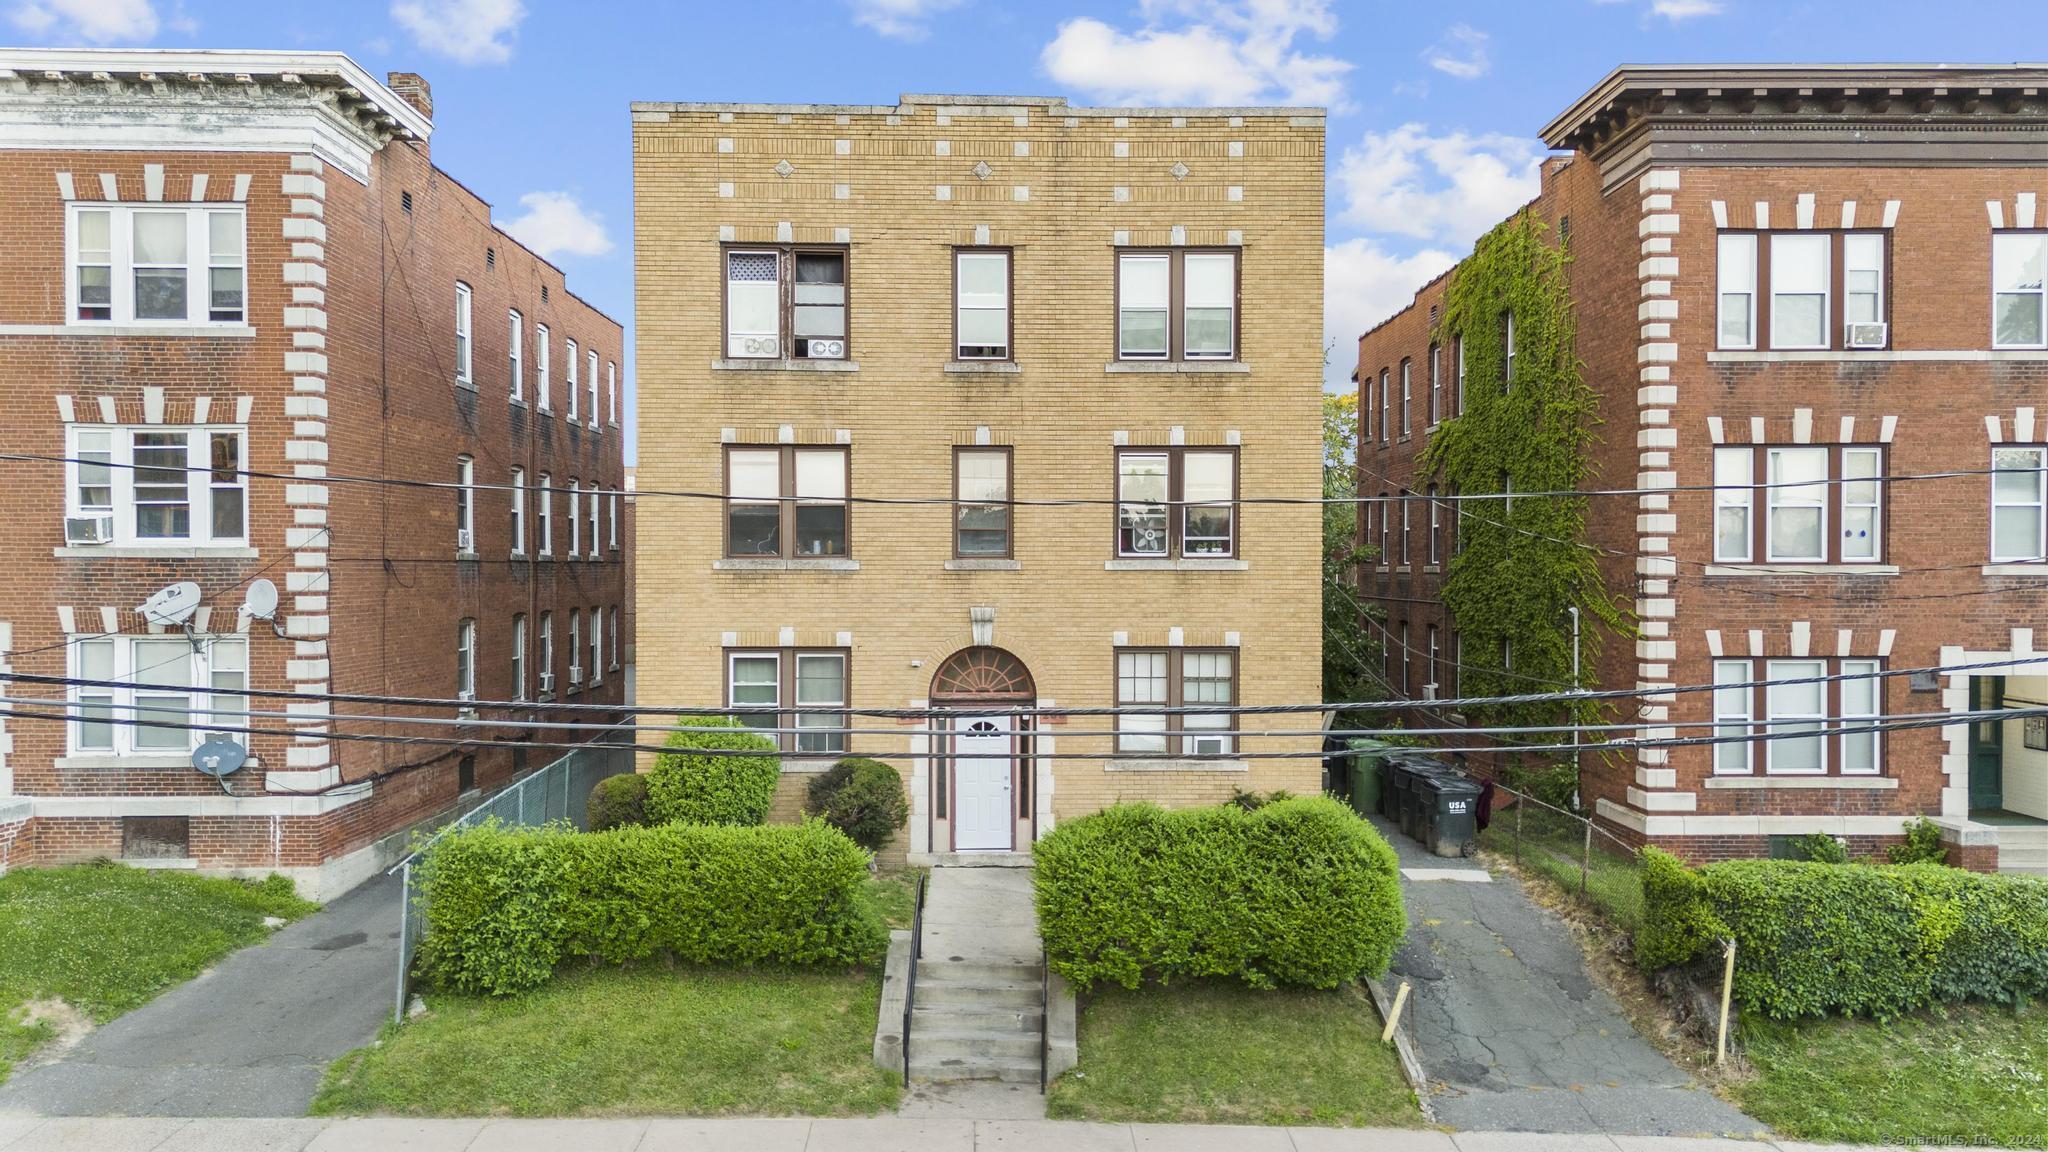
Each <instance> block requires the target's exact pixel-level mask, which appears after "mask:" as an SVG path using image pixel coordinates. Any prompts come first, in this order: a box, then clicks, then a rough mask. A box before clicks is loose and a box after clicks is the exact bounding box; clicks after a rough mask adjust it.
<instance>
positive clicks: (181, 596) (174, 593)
mask: <svg viewBox="0 0 2048 1152" xmlns="http://www.w3.org/2000/svg"><path fill="white" fill-rule="evenodd" d="M201 595H202V593H201V592H200V590H199V585H197V584H195V583H193V582H192V581H190V580H181V581H179V582H178V583H176V584H172V585H169V586H167V587H165V588H163V589H161V590H159V591H158V592H157V593H156V594H154V595H152V596H151V597H150V598H149V599H147V600H144V601H143V602H142V604H141V605H140V606H139V607H137V608H136V611H138V612H140V613H142V617H143V619H145V620H148V621H149V622H150V623H151V624H162V625H165V626H168V627H176V626H177V625H180V624H183V623H184V622H185V621H187V620H190V619H191V618H192V614H193V613H194V612H197V611H199V600H200V597H201Z"/></svg>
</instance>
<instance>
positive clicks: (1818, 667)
mask: <svg viewBox="0 0 2048 1152" xmlns="http://www.w3.org/2000/svg"><path fill="white" fill-rule="evenodd" d="M1768 668H1769V672H1768V678H1769V680H1770V683H1768V684H1766V685H1764V708H1765V712H1764V732H1765V734H1766V735H1768V736H1771V737H1773V739H1770V740H1767V741H1765V743H1764V766H1765V767H1764V770H1765V771H1766V772H1772V773H1806V774H1811V773H1817V772H1825V771H1827V766H1828V765H1827V747H1826V742H1825V739H1824V738H1823V737H1822V735H1821V733H1822V730H1823V728H1824V727H1825V725H1824V723H1823V722H1824V721H1825V720H1826V719H1827V688H1828V686H1827V685H1826V684H1824V683H1805V684H1799V683H1788V682H1787V681H1796V680H1812V679H1814V678H1816V677H1820V676H1825V675H1826V674H1827V663H1826V661H1822V660H1772V661H1769V662H1768ZM1788 733H1790V734H1791V735H1787V734H1788Z"/></svg>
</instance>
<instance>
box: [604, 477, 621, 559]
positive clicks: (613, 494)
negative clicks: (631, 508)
mask: <svg viewBox="0 0 2048 1152" xmlns="http://www.w3.org/2000/svg"><path fill="white" fill-rule="evenodd" d="M604 524H605V544H606V546H607V547H609V548H610V549H611V550H612V551H614V552H617V551H618V550H619V490H618V489H617V488H614V489H612V490H611V491H610V492H607V493H606V494H605V521H604Z"/></svg>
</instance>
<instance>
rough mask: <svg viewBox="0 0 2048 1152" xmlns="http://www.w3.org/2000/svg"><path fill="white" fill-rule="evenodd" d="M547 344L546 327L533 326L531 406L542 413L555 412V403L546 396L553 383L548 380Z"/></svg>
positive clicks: (542, 325) (540, 325) (541, 325)
mask: <svg viewBox="0 0 2048 1152" xmlns="http://www.w3.org/2000/svg"><path fill="white" fill-rule="evenodd" d="M549 343H550V337H549V333H548V326H547V325H545V324H536V325H534V326H533V404H534V407H535V408H536V409H538V410H539V411H542V412H553V411H554V410H555V409H554V403H555V402H554V400H553V398H551V397H550V396H549V395H548V392H549V390H550V389H551V388H552V387H553V382H552V381H551V380H550V378H549V364H548V360H549V355H548V353H549V347H548V346H549Z"/></svg>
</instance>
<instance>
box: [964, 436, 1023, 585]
mask: <svg viewBox="0 0 2048 1152" xmlns="http://www.w3.org/2000/svg"><path fill="white" fill-rule="evenodd" d="M1012 474H1013V473H1012V468H1011V461H1010V450H1009V449H1008V448H983V447H975V448H955V449H953V499H954V500H955V501H956V503H955V504H954V505H953V555H954V556H955V557H957V558H959V559H963V560H969V559H985V560H1007V559H1009V558H1010V557H1011V556H1012V555H1014V554H1015V553H1014V548H1015V541H1014V537H1013V535H1012V533H1011V519H1012V514H1011V504H1010V499H1011V497H1010V482H1011V478H1012Z"/></svg>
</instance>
